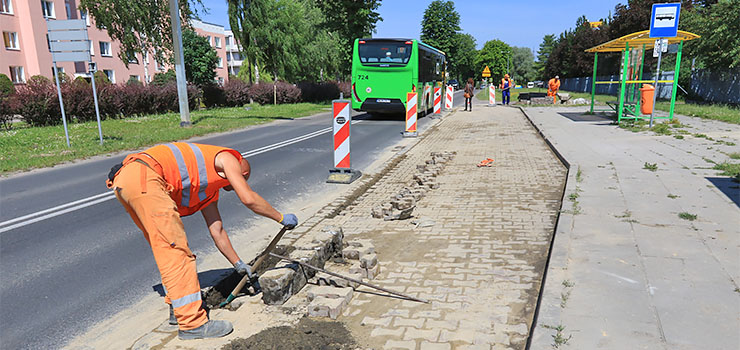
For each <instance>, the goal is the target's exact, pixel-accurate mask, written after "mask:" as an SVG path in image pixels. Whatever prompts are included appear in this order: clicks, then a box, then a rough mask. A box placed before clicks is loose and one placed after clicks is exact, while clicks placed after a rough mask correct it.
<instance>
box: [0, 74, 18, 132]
mask: <svg viewBox="0 0 740 350" xmlns="http://www.w3.org/2000/svg"><path fill="white" fill-rule="evenodd" d="M13 94H15V86H13V82H12V81H10V78H8V76H7V75H5V74H2V73H0V126H2V127H3V128H4V129H10V125H11V124H10V122H11V121H12V120H13V114H14V113H13V106H12V105H11V104H12V103H13V102H14V101H16V100H15V99H14V98H13V99H12V100H11V98H12V97H11V95H13Z"/></svg>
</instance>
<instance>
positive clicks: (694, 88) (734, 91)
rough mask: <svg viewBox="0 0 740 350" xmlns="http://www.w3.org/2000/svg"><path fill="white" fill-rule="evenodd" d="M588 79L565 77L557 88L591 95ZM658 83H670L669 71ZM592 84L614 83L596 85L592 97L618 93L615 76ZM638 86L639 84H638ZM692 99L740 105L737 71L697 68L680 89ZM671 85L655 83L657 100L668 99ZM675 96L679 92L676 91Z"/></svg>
mask: <svg viewBox="0 0 740 350" xmlns="http://www.w3.org/2000/svg"><path fill="white" fill-rule="evenodd" d="M591 79H592V78H591V77H584V78H566V79H562V80H561V81H560V89H561V90H564V91H574V92H588V93H591ZM643 79H644V80H654V78H653V75H652V74H645V75H644V76H643ZM660 80H673V72H663V73H662V74H661V75H660ZM596 81H614V82H615V83H614V84H596V94H602V95H613V96H616V95H618V94H619V83H616V82H617V81H619V76H618V75H608V76H600V77H596ZM639 85H640V87H641V86H642V84H639ZM683 88H685V89H687V90H689V91H690V92H691V93H692V94H693V95H695V97H698V98H699V99H701V100H704V101H708V102H716V103H728V104H735V105H737V104H740V70H738V71H725V72H710V71H708V70H705V69H697V70H694V71H693V72H691V86H683ZM672 90H673V85H672V84H658V89H657V93H658V98H661V99H666V100H668V99H670V98H671V91H672ZM678 91H679V94H681V93H683V91H682V90H681V89H680V88H679V89H678Z"/></svg>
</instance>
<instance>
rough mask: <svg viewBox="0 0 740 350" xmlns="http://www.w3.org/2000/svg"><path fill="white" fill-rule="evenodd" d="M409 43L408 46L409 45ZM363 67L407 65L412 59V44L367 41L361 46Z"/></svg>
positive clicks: (360, 52)
mask: <svg viewBox="0 0 740 350" xmlns="http://www.w3.org/2000/svg"><path fill="white" fill-rule="evenodd" d="M407 43H408V44H407ZM359 47H360V48H359V54H360V62H362V64H363V65H385V64H389V65H390V64H394V63H395V64H406V63H409V58H410V57H411V42H409V41H407V42H403V41H369V40H368V41H367V42H366V43H364V44H363V43H362V42H361V43H360V45H359Z"/></svg>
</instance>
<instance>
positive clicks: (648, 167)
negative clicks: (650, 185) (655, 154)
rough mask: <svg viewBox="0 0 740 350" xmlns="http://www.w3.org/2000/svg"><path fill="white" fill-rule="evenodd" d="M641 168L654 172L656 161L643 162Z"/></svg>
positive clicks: (656, 167) (656, 168)
mask: <svg viewBox="0 0 740 350" xmlns="http://www.w3.org/2000/svg"><path fill="white" fill-rule="evenodd" d="M642 168H643V169H645V170H650V171H652V172H655V171H657V170H658V163H648V162H645V164H644V165H643V166H642Z"/></svg>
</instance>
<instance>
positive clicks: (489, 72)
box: [483, 66, 491, 78]
mask: <svg viewBox="0 0 740 350" xmlns="http://www.w3.org/2000/svg"><path fill="white" fill-rule="evenodd" d="M490 76H491V70H490V69H488V66H486V68H483V77H484V78H488V77H490Z"/></svg>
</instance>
